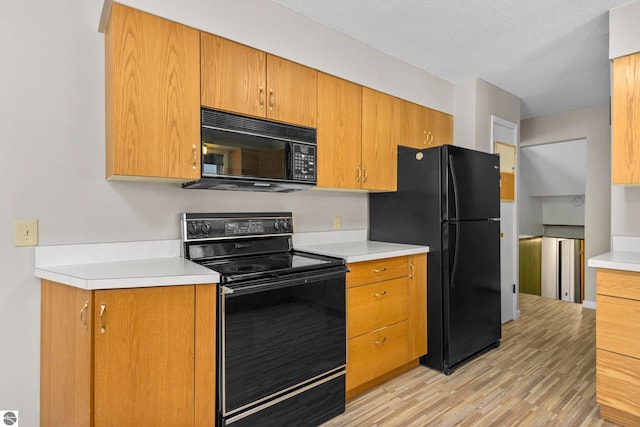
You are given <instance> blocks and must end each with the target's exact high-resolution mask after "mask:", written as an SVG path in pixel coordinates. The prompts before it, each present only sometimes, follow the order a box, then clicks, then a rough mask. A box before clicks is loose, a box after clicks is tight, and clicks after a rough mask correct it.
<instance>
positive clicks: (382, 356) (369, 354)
mask: <svg viewBox="0 0 640 427" xmlns="http://www.w3.org/2000/svg"><path fill="white" fill-rule="evenodd" d="M347 355H348V360H347V390H351V389H353V388H355V387H358V386H359V385H362V384H364V383H366V382H367V381H371V380H372V379H374V378H376V377H379V376H380V375H383V374H385V373H387V372H389V371H392V370H393V369H395V368H398V367H400V366H402V365H404V364H405V363H407V362H408V361H409V329H408V322H407V321H404V322H400V323H396V324H395V325H392V326H389V327H386V328H382V329H377V330H375V331H372V332H370V333H368V334H365V335H361V336H359V337H356V338H352V339H350V340H349V341H348V351H347Z"/></svg>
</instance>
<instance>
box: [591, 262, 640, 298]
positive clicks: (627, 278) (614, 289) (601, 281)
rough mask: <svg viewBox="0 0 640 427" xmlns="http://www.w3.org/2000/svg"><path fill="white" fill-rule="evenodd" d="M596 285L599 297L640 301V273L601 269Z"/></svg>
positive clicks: (597, 273)
mask: <svg viewBox="0 0 640 427" xmlns="http://www.w3.org/2000/svg"><path fill="white" fill-rule="evenodd" d="M596 283H597V293H598V295H609V296H612V297H620V298H628V299H635V300H640V273H636V272H633V271H620V270H608V269H603V268H599V269H597V270H596Z"/></svg>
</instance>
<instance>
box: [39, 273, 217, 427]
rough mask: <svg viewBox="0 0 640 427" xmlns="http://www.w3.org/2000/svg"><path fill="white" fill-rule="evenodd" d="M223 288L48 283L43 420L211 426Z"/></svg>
mask: <svg viewBox="0 0 640 427" xmlns="http://www.w3.org/2000/svg"><path fill="white" fill-rule="evenodd" d="M215 303H216V285H191V286H167V287H152V288H136V289H115V290H96V291H88V290H84V289H78V288H74V287H71V286H67V285H63V284H60V283H55V282H51V281H47V280H42V315H41V330H42V332H41V373H40V377H41V384H40V388H41V390H40V393H41V397H40V417H41V425H42V426H45V427H46V426H61V425H65V426H89V425H91V426H111V425H182V426H196V425H214V419H215V406H214V402H215Z"/></svg>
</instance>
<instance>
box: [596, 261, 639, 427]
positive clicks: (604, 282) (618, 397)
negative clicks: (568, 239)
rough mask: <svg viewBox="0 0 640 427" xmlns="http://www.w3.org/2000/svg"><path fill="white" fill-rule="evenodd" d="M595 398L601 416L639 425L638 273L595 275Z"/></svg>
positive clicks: (605, 270) (628, 424) (617, 272)
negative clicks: (598, 404)
mask: <svg viewBox="0 0 640 427" xmlns="http://www.w3.org/2000/svg"><path fill="white" fill-rule="evenodd" d="M596 279H597V287H596V289H597V295H596V307H597V310H596V347H597V349H596V397H597V400H598V403H600V416H601V417H603V418H607V419H610V420H612V421H615V422H617V423H619V424H622V425H625V426H640V335H639V334H638V329H639V328H640V273H636V272H629V271H619V270H607V269H602V268H600V269H598V270H597V273H596Z"/></svg>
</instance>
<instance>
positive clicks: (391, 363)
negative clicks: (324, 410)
mask: <svg viewBox="0 0 640 427" xmlns="http://www.w3.org/2000/svg"><path fill="white" fill-rule="evenodd" d="M426 266H427V261H426V255H425V254H421V255H412V256H402V257H396V258H387V259H381V260H374V261H365V262H358V263H352V264H349V268H350V270H351V271H350V272H349V273H347V336H348V341H347V380H346V381H347V385H346V387H347V399H350V398H352V397H353V396H355V395H358V394H360V393H362V392H364V391H365V390H368V389H369V388H371V387H374V386H375V385H378V384H380V383H382V382H384V381H386V380H388V379H390V378H392V377H394V376H396V375H398V374H400V373H402V372H404V371H406V370H408V369H411V368H413V367H414V366H417V364H418V360H417V359H418V358H419V357H420V356H423V355H424V354H426V352H427V344H426V343H427V329H426V327H427V324H426V303H427V299H426V298H427V297H426V284H427V282H426V281H427V279H426Z"/></svg>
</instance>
